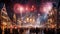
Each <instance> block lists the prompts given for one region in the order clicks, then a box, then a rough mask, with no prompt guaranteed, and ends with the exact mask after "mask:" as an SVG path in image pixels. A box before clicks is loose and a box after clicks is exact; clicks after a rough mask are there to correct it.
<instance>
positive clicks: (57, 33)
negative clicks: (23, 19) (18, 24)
mask: <svg viewBox="0 0 60 34" xmlns="http://www.w3.org/2000/svg"><path fill="white" fill-rule="evenodd" d="M28 30H29V32H27V31H28ZM3 32H4V34H60V28H58V29H55V28H53V29H52V28H30V29H28V28H5V29H4V31H3V30H2V29H1V27H0V34H2V33H3ZM26 32H27V33H26Z"/></svg>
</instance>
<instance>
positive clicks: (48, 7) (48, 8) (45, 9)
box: [40, 2, 53, 13]
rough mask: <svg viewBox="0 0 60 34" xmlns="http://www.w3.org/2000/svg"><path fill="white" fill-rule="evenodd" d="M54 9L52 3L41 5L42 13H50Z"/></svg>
mask: <svg viewBox="0 0 60 34" xmlns="http://www.w3.org/2000/svg"><path fill="white" fill-rule="evenodd" d="M52 7H53V5H52V3H51V2H46V3H44V4H42V5H41V7H40V11H41V12H42V13H49V11H51V9H52Z"/></svg>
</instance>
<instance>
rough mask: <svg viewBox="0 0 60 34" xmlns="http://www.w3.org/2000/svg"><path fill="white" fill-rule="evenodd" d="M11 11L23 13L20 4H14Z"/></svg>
mask: <svg viewBox="0 0 60 34" xmlns="http://www.w3.org/2000/svg"><path fill="white" fill-rule="evenodd" d="M13 10H14V12H15V13H21V12H23V11H24V7H23V6H22V5H20V4H15V5H14V7H13Z"/></svg>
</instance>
